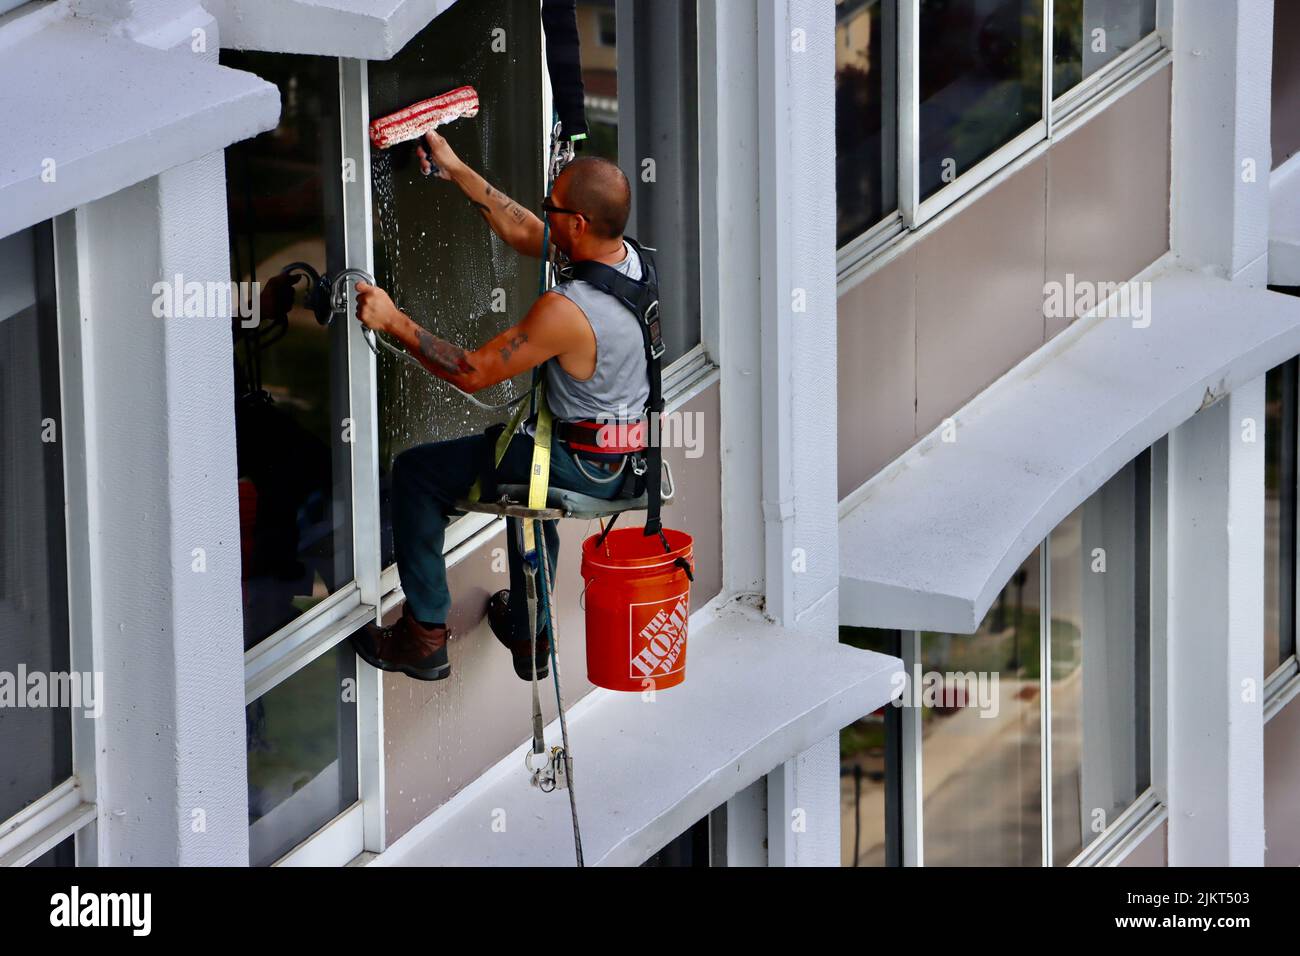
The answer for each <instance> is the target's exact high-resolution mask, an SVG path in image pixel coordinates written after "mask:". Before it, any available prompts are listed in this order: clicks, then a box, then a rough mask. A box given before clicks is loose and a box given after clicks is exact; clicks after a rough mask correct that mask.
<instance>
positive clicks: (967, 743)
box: [911, 549, 1043, 866]
mask: <svg viewBox="0 0 1300 956" xmlns="http://www.w3.org/2000/svg"><path fill="white" fill-rule="evenodd" d="M1038 564H1039V552H1038V549H1035V550H1034V553H1033V554H1031V555H1030V556H1029V558H1028V559H1026V561H1025V563H1024V564H1022V565H1021V566H1020V568H1019V570H1017V571H1016V573H1015V574H1014V575H1012V577H1011V580H1010V581H1008V582H1007V585H1006V587H1004V588H1003V589H1002V591H1001V593H999V595H998V597H997V600H996V601H994V603H993V607H992V608H991V609H990V610H989V612H988V614H986V615H985V616H984V620H983V621H981V622H980V626H979V630H977V631H976V632H975V633H974V634H934V633H929V632H925V633H923V634H922V635H921V670H922V675H921V686H920V687H919V688H913V689H912V691H911V692H912V693H913V694H914V695H916V696H917V697H919V699H920V702H921V704H922V717H921V719H922V738H921V739H922V743H921V751H922V760H923V762H924V763H923V766H924V768H925V769H924V773H923V774H922V779H923V786H924V790H925V793H924V797H923V803H922V812H923V813H924V814H925V827H924V830H925V863H926V866H1039V865H1041V863H1042V854H1043V840H1042V831H1041V826H1042V822H1041V821H1042V786H1041V773H1040V762H1039V761H1040V757H1039V747H1040V742H1041V733H1040V727H1041V723H1042V721H1041V720H1040V719H1039V709H1040V706H1041V702H1040V700H1039V597H1038V596H1039V593H1040V592H1039V579H1040V575H1039V570H1038ZM913 699H914V700H915V699H916V697H914V698H913Z"/></svg>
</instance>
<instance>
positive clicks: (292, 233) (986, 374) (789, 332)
mask: <svg viewBox="0 0 1300 956" xmlns="http://www.w3.org/2000/svg"><path fill="white" fill-rule="evenodd" d="M375 7H376V5H375V4H372V3H368V2H365V0H328V2H324V3H322V2H320V0H258V2H257V3H252V2H250V0H201V2H195V0H50V2H29V3H19V4H15V3H12V2H4V0H0V11H3V12H0V49H3V50H4V56H3V57H0V72H2V73H4V75H5V79H6V80H8V81H9V86H10V88H11V89H13V90H15V91H16V92H17V93H18V94H19V95H17V96H15V97H12V98H11V99H10V100H9V101H7V104H6V105H5V106H4V107H3V108H4V110H5V111H6V113H7V114H8V116H7V119H8V120H9V122H8V123H6V124H4V126H5V128H7V129H9V130H11V131H12V132H10V133H7V134H5V135H6V137H7V141H6V149H5V150H4V156H5V157H6V158H5V160H4V163H3V166H0V237H3V238H0V249H3V255H0V269H3V270H4V274H5V276H6V278H7V279H8V280H9V281H7V282H5V283H3V284H2V285H0V289H2V291H0V343H3V344H2V345H0V400H2V404H0V448H3V460H2V461H0V520H3V525H2V526H0V527H2V528H3V534H2V536H0V537H2V539H3V544H2V545H0V559H3V564H0V624H2V626H3V632H2V637H3V640H2V641H0V679H3V678H4V677H5V676H8V677H9V678H10V679H9V681H8V685H9V688H10V695H9V698H8V699H5V698H4V696H3V694H2V693H0V753H2V754H3V758H4V764H5V770H6V772H5V773H4V774H3V777H2V778H0V801H2V802H0V861H3V862H4V863H5V864H7V865H74V864H75V865H81V866H93V865H133V864H141V865H143V864H155V865H212V864H216V865H240V866H242V865H252V866H264V865H320V866H340V865H346V864H350V863H351V864H365V865H377V866H385V865H392V866H402V865H520V864H522V865H570V864H572V863H573V862H574V859H575V847H574V844H575V839H574V831H575V823H574V819H575V817H576V821H577V829H579V830H580V832H581V843H582V854H583V859H584V862H585V863H587V864H605V865H638V864H649V865H778V866H779V865H837V864H841V863H843V864H846V865H922V864H925V865H961V864H984V865H1070V864H1074V865H1096V864H1113V863H1121V862H1122V863H1127V864H1143V865H1165V864H1169V865H1183V864H1189V863H1201V864H1208V865H1229V864H1260V863H1264V862H1267V863H1270V864H1279V865H1286V864H1290V865H1294V864H1295V863H1297V862H1300V809H1298V808H1300V804H1297V802H1296V801H1295V800H1294V799H1292V798H1290V796H1289V795H1290V794H1292V793H1294V792H1295V788H1296V786H1298V785H1300V747H1297V746H1296V744H1295V743H1294V741H1295V739H1296V734H1295V733H1294V732H1293V731H1294V725H1295V724H1296V722H1297V721H1300V704H1297V703H1295V702H1294V700H1293V699H1294V697H1295V696H1296V691H1297V689H1300V670H1298V665H1297V663H1296V660H1297V658H1296V646H1295V605H1296V601H1295V593H1296V582H1297V571H1296V568H1297V565H1296V560H1295V556H1296V547H1297V535H1296V520H1297V509H1296V499H1297V494H1296V489H1297V481H1298V480H1300V479H1298V471H1297V465H1296V462H1297V449H1296V443H1297V431H1298V430H1297V427H1296V421H1297V398H1298V397H1300V396H1298V395H1297V388H1300V376H1298V374H1297V371H1296V359H1295V357H1296V356H1297V355H1300V301H1297V300H1296V298H1295V296H1294V295H1293V294H1292V293H1293V292H1295V290H1296V288H1300V259H1293V258H1292V254H1293V246H1294V245H1295V242H1300V240H1296V241H1295V242H1293V241H1292V239H1291V238H1290V237H1291V236H1293V235H1295V229H1294V228H1292V226H1291V225H1290V224H1291V223H1297V222H1300V215H1296V214H1294V210H1296V209H1300V200H1297V201H1296V202H1295V203H1290V200H1291V198H1292V193H1293V192H1295V190H1290V189H1289V188H1288V183H1289V182H1290V181H1291V179H1294V180H1295V182H1294V183H1293V185H1295V186H1296V188H1297V189H1300V176H1295V175H1293V169H1294V168H1296V167H1295V164H1294V162H1292V159H1291V157H1292V155H1293V154H1294V153H1296V152H1297V151H1300V119H1297V117H1296V115H1295V113H1294V109H1292V108H1291V104H1293V103H1294V102H1295V96H1296V92H1295V88H1296V87H1297V86H1298V85H1300V77H1293V76H1292V75H1291V74H1292V73H1294V68H1293V66H1292V58H1290V57H1289V56H1288V51H1289V49H1290V46H1289V45H1290V44H1294V43H1300V32H1298V31H1300V23H1296V22H1293V21H1292V20H1291V19H1288V18H1289V17H1291V16H1292V14H1291V13H1290V11H1288V10H1286V9H1285V7H1286V5H1285V4H1278V5H1277V10H1276V11H1275V10H1274V4H1273V3H1272V2H1270V0H1237V2H1232V3H1224V2H1217V0H1111V2H1101V0H1098V2H1096V3H1094V2H1092V0H1000V2H994V0H946V2H931V0H839V2H834V3H832V2H830V0H745V2H736V3H732V2H713V0H613V2H586V0H579V2H578V4H577V14H578V16H577V23H578V28H579V35H580V37H581V41H582V44H583V74H584V79H585V80H586V83H587V90H586V105H587V110H588V114H589V118H590V119H591V121H592V126H593V131H592V135H591V137H590V141H589V144H588V145H589V148H590V150H591V151H592V152H595V153H597V154H599V155H605V156H608V157H610V158H612V159H616V160H617V161H618V162H619V164H620V165H621V166H622V167H623V169H624V170H625V171H626V172H627V173H628V176H629V179H630V181H631V182H632V185H633V219H632V222H631V224H630V226H629V233H630V234H631V235H633V236H636V237H637V238H639V239H640V240H641V241H642V242H644V243H646V244H647V245H649V246H652V247H654V248H656V249H657V250H658V253H657V258H658V262H659V268H660V272H661V278H662V286H663V297H662V301H663V307H664V314H665V316H666V317H667V321H666V324H665V329H666V332H665V339H666V345H667V348H668V353H667V355H666V358H665V362H666V365H665V369H666V372H665V390H666V394H667V399H668V411H667V414H666V416H665V420H664V422H665V428H664V432H663V437H664V442H665V445H666V449H667V450H666V453H665V456H666V458H667V460H668V462H669V464H670V466H671V469H672V475H673V479H674V485H675V489H676V493H675V496H674V501H673V503H672V504H671V506H670V507H668V508H667V509H666V511H665V519H666V523H667V524H669V525H670V526H672V527H674V528H680V529H683V530H687V531H689V532H690V533H691V534H692V535H693V536H694V549H695V550H694V553H695V561H696V575H695V581H694V585H693V589H692V595H691V617H690V626H689V640H688V650H687V680H686V682H685V683H684V684H682V685H681V686H679V687H675V688H670V689H664V690H661V691H655V690H654V689H653V687H650V688H648V689H647V690H646V692H644V693H640V694H626V693H616V692H611V691H605V690H601V689H598V688H595V687H593V686H592V685H591V684H590V683H588V682H587V681H586V679H585V669H584V663H585V661H584V656H585V640H586V635H585V627H584V608H583V588H584V582H583V579H582V576H581V573H580V571H579V563H578V562H579V553H580V546H581V543H582V541H583V539H584V538H585V537H587V536H588V535H589V534H592V533H594V532H595V531H597V530H599V529H598V528H597V527H596V526H595V525H594V523H591V522H584V521H577V520H570V521H565V522H563V523H562V527H561V537H562V542H563V543H562V547H561V559H560V566H559V568H558V580H557V587H556V600H557V602H558V606H559V607H558V611H559V613H558V619H559V633H560V639H559V657H560V661H561V664H562V666H563V672H562V676H563V687H562V695H563V700H564V705H565V715H566V718H567V722H568V730H569V732H570V735H571V738H572V757H573V771H574V773H573V780H572V781H571V782H572V788H571V791H570V793H571V795H572V797H573V800H572V802H571V801H570V799H569V796H570V794H566V792H565V791H564V789H563V788H562V789H560V790H558V791H557V792H551V793H545V792H543V791H542V789H540V788H538V787H535V786H532V785H531V783H530V772H529V767H528V766H526V760H525V757H526V752H527V750H528V746H527V743H526V741H527V740H528V739H529V736H530V722H529V711H530V698H529V688H528V685H527V684H526V683H523V682H520V681H519V680H518V679H517V678H516V677H515V675H514V673H513V672H512V670H511V669H510V667H509V661H508V655H507V653H506V652H505V651H504V650H503V649H502V648H501V647H500V646H499V645H498V644H497V642H496V641H495V639H494V638H493V637H492V635H491V633H490V630H489V629H488V627H487V624H486V621H485V620H484V609H485V605H486V601H487V598H488V597H489V596H490V595H491V594H492V593H493V592H495V591H496V590H498V589H499V588H501V587H503V586H505V582H506V580H507V578H506V562H505V556H504V555H505V540H504V531H503V525H502V522H501V521H500V520H498V519H493V518H491V517H489V516H484V515H477V514H470V515H466V516H465V517H463V518H460V519H458V520H457V521H456V522H455V523H454V524H453V525H452V526H451V528H450V529H449V533H448V540H447V560H448V565H449V568H450V578H451V586H452V592H453V595H454V596H455V605H454V607H453V611H452V615H451V618H450V620H449V624H450V625H451V626H452V628H453V631H454V637H453V639H452V642H451V649H450V651H451V658H452V662H453V674H452V677H451V679H450V680H447V681H441V682H438V683H433V684H422V683H417V682H414V681H410V680H408V679H407V678H405V677H402V676H397V675H391V674H381V673H379V672H377V671H375V670H373V669H371V668H369V667H368V666H367V665H366V664H364V663H362V662H361V661H359V660H358V659H357V658H356V657H355V655H354V654H353V652H352V650H351V646H350V644H349V643H348V638H349V637H350V635H352V634H353V633H355V632H356V631H357V630H358V629H360V628H361V627H363V626H364V625H365V624H366V623H367V622H371V621H375V620H377V619H385V618H389V617H391V615H393V614H395V613H396V612H397V610H398V609H399V608H400V606H401V604H402V602H403V593H402V590H401V582H400V580H399V578H398V575H397V572H396V568H395V566H394V564H393V548H392V527H391V519H390V488H389V475H390V471H391V466H392V463H393V460H394V458H395V457H396V456H397V455H398V454H400V453H401V452H402V451H404V450H406V449H408V448H410V447H412V446H414V445H418V444H421V443H424V442H429V441H437V440H441V439H444V438H449V437H454V436H458V435H462V434H467V433H471V432H477V431H481V430H482V429H484V428H485V427H487V426H488V425H489V424H491V422H492V421H493V416H492V415H490V414H489V413H486V412H483V411H481V410H479V409H477V408H474V407H472V406H470V405H468V404H467V403H466V402H465V401H464V400H463V399H462V398H460V397H459V396H457V395H455V394H454V393H453V392H452V391H451V390H450V389H447V388H445V387H444V386H443V385H442V383H441V382H438V381H436V380H434V379H432V378H430V377H428V376H424V375H422V374H420V373H419V372H417V371H415V370H413V369H411V368H409V367H404V366H402V365H399V364H397V363H395V362H392V361H389V360H388V359H387V358H378V357H376V356H375V355H374V354H373V353H372V352H371V351H370V350H369V348H368V347H367V345H366V344H365V341H364V340H363V338H362V336H361V334H360V329H359V327H358V325H357V323H356V322H355V321H352V320H351V316H350V315H347V314H344V315H339V316H336V317H335V318H334V319H333V320H332V321H328V322H326V321H322V318H324V317H318V316H317V315H316V314H314V313H313V312H312V310H310V309H309V308H307V307H305V305H302V304H298V305H295V307H294V308H293V309H292V310H291V311H290V313H289V315H288V316H287V318H285V319H274V320H272V319H268V318H267V317H265V316H263V315H262V314H260V310H259V300H258V292H259V290H260V289H261V288H262V287H263V284H264V283H265V282H266V281H267V280H268V279H270V278H271V277H273V276H276V275H278V274H281V273H282V272H283V271H284V270H285V269H286V268H287V267H290V266H292V265H294V264H295V263H306V264H308V265H310V266H311V267H312V268H313V269H315V270H316V271H318V272H320V273H322V274H326V275H331V276H333V275H337V274H338V273H339V272H340V271H341V270H343V269H347V268H352V269H361V270H364V271H366V272H367V273H370V274H371V275H374V276H375V277H376V278H377V280H378V282H379V284H380V285H382V286H383V287H385V288H386V289H388V290H389V291H390V292H391V293H392V294H393V296H394V299H395V300H396V301H397V302H398V304H399V305H400V306H401V307H403V308H404V309H406V310H407V311H408V312H410V313H411V314H412V315H413V316H414V317H415V318H416V319H417V320H418V321H421V322H422V323H423V324H425V325H426V326H428V327H429V328H431V329H433V330H434V331H435V332H436V333H437V334H439V335H441V336H443V337H445V338H449V339H451V340H454V341H457V342H462V343H463V344H465V345H467V346H469V345H477V344H479V343H480V342H482V341H485V340H486V339H487V338H488V337H490V335H492V334H495V333H496V332H499V331H501V330H502V329H504V328H507V327H509V325H511V324H513V323H514V322H515V321H518V319H519V318H521V317H522V315H523V314H524V312H525V311H526V310H527V308H528V306H529V305H530V304H531V302H532V300H533V298H534V297H535V295H536V292H537V273H536V268H535V265H533V264H531V263H529V262H526V261H521V260H520V259H519V258H518V257H516V256H515V255H513V254H512V253H511V252H510V250H508V249H506V248H504V247H503V246H502V244H500V243H499V242H497V241H496V239H495V238H494V237H492V236H491V235H490V234H489V233H488V231H487V230H486V228H485V227H484V225H483V223H482V221H481V219H480V217H479V215H478V213H477V212H476V211H475V210H473V209H472V208H470V207H469V206H468V205H467V204H466V203H465V202H464V201H463V198H462V197H460V195H459V193H458V192H456V190H455V189H454V187H452V186H450V185H449V184H446V183H442V182H439V181H432V180H427V179H425V178H423V177H421V176H420V175H419V171H418V168H417V167H416V164H415V163H414V160H413V157H412V155H411V153H410V152H409V150H403V149H394V150H391V151H380V150H374V149H372V148H371V146H370V144H369V141H368V137H367V129H368V125H369V122H370V120H371V119H372V118H375V117H379V116H383V115H386V114H388V113H391V112H393V111H395V110H397V109H400V108H402V107H404V106H406V105H409V104H410V103H412V102H415V101H417V100H420V99H424V98H427V97H429V96H433V95H436V94H438V93H441V92H444V91H446V90H448V89H451V88H453V87H456V86H461V85H466V84H468V85H472V86H474V87H475V89H476V90H477V91H478V94H479V97H480V102H481V104H482V111H481V113H480V114H479V116H478V117H476V118H474V119H472V120H466V121H462V122H461V123H458V124H457V125H455V126H452V127H449V128H448V131H447V136H448V138H449V140H450V141H451V143H452V145H453V146H454V147H455V148H456V149H457V151H458V152H459V153H460V154H461V155H462V156H463V157H464V158H465V159H466V160H467V161H469V162H470V163H471V165H473V166H475V167H476V168H477V169H479V170H480V171H481V172H483V173H484V175H485V176H486V177H487V178H488V179H489V180H490V181H491V182H492V183H493V184H494V185H495V186H497V187H498V188H500V189H502V190H503V191H505V192H506V193H508V194H510V195H511V196H513V197H514V198H515V199H516V200H518V201H519V202H520V203H521V204H522V205H525V206H527V207H529V208H533V209H536V208H538V207H539V206H540V204H541V201H542V199H543V196H544V191H545V188H546V185H545V183H544V173H545V168H546V162H547V152H548V145H549V134H550V126H551V116H552V104H551V95H550V87H549V79H548V76H547V71H546V44H545V42H544V37H543V32H542V24H541V17H540V16H539V13H540V10H539V7H540V5H539V3H538V2H536V0H495V2H489V0H402V2H397V3H390V4H386V5H383V7H384V10H383V11H382V12H379V11H376V10H375V9H374V8H375ZM10 8H12V9H10ZM1270 103H1271V104H1272V108H1271V109H1269V108H1267V104H1270ZM1291 272H1296V273H1297V275H1296V276H1293V275H1291ZM524 384H525V383H518V382H517V383H503V384H502V385H501V386H498V387H497V388H495V389H493V390H492V392H491V393H490V394H489V395H487V396H485V397H487V398H489V399H490V400H492V401H502V400H504V399H506V398H508V397H510V396H511V395H512V394H517V392H518V389H520V388H522V387H523V386H524ZM236 635H239V636H240V638H241V640H239V641H236V640H235V636H236ZM3 690H4V688H3V686H0V692H2V691H3ZM38 691H39V693H38ZM557 696H558V695H557V694H554V693H552V692H551V691H550V690H549V689H547V692H546V694H544V695H543V705H544V717H545V720H546V721H547V722H548V724H547V732H546V735H547V740H548V742H549V743H551V744H556V743H558V742H559V739H560V727H559V721H558V716H559V715H558V713H557V708H556V697H557ZM894 702H897V703H899V704H902V705H903V706H895V703H894ZM972 807H978V808H980V809H979V810H978V812H972V811H971V808H972Z"/></svg>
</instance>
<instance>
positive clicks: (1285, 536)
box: [1264, 359, 1300, 677]
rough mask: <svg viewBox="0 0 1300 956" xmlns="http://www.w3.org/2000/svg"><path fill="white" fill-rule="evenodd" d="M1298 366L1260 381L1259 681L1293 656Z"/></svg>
mask: <svg viewBox="0 0 1300 956" xmlns="http://www.w3.org/2000/svg"><path fill="white" fill-rule="evenodd" d="M1298 369H1300V360H1298V359H1291V360H1290V361H1289V362H1286V363H1285V364H1283V365H1279V366H1278V367H1277V368H1275V369H1273V370H1272V371H1270V372H1269V373H1268V375H1267V376H1266V377H1265V380H1264V382H1265V385H1264V388H1265V395H1266V399H1265V401H1266V404H1265V414H1264V676H1265V677H1267V676H1268V675H1269V674H1272V673H1273V672H1274V671H1275V670H1277V669H1278V668H1279V667H1280V666H1281V665H1282V662H1283V661H1285V660H1286V659H1287V658H1289V657H1291V656H1292V655H1293V654H1295V647H1296V645H1295V588H1296V567H1295V553H1296V413H1297V409H1296V387H1297V377H1298Z"/></svg>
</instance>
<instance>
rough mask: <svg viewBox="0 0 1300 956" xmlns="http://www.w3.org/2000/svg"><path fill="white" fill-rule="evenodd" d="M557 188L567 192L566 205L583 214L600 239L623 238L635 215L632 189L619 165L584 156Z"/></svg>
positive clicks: (565, 170)
mask: <svg viewBox="0 0 1300 956" xmlns="http://www.w3.org/2000/svg"><path fill="white" fill-rule="evenodd" d="M561 184H562V185H561ZM556 185H557V188H560V189H561V190H562V192H563V195H564V203H563V205H565V206H567V207H568V208H569V209H573V210H575V211H577V212H580V213H582V214H583V216H585V217H586V219H587V221H588V222H590V223H591V229H592V231H593V232H594V233H595V234H596V235H597V236H599V237H600V238H602V239H618V238H621V237H622V235H623V230H624V229H626V228H627V219H628V216H630V215H631V214H632V187H631V186H629V185H628V181H627V177H626V176H624V175H623V170H621V169H619V168H618V166H617V165H615V164H614V163H611V162H610V161H609V160H607V159H601V158H600V157H599V156H583V157H581V158H580V159H575V160H574V161H573V162H571V163H569V165H568V166H566V167H564V172H562V173H561V174H560V181H559V183H557V184H556Z"/></svg>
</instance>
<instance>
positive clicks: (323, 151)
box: [221, 51, 352, 648]
mask: <svg viewBox="0 0 1300 956" xmlns="http://www.w3.org/2000/svg"><path fill="white" fill-rule="evenodd" d="M221 62H222V63H223V64H224V65H226V66H230V67H233V68H235V69H241V70H247V71H249V72H252V73H256V74H257V75H258V76H260V77H262V78H263V79H265V80H267V81H269V82H272V83H274V84H275V85H276V86H277V87H279V90H280V99H281V115H280V125H279V126H278V127H277V128H276V129H274V130H272V131H271V132H268V133H263V134H262V135H260V136H258V137H256V138H255V139H251V140H245V141H243V142H240V143H236V144H235V145H233V146H231V147H230V148H229V149H227V150H226V190H227V193H226V198H227V209H228V218H229V223H230V255H231V263H232V267H233V270H232V271H233V278H234V279H235V280H237V281H255V282H261V283H266V282H267V281H268V280H270V279H271V278H272V277H274V276H275V275H276V274H277V273H279V272H280V270H281V269H283V268H284V267H285V266H287V265H289V264H290V263H293V262H305V263H307V264H308V265H310V266H312V267H313V268H314V269H316V270H317V271H319V272H326V271H330V272H333V271H335V270H337V269H339V268H341V267H342V264H343V263H342V248H343V243H342V231H341V230H342V200H341V194H340V177H339V173H338V170H339V168H340V145H339V130H338V111H339V107H338V96H339V93H338V90H339V79H338V60H336V59H331V58H327V57H307V56H287V55H283V54H278V53H277V54H266V53H239V52H230V51H222V54H221ZM303 291H304V282H303V281H302V280H300V281H299V283H298V287H297V292H298V300H299V301H301V300H302V293H303ZM232 326H233V330H234V337H235V352H234V357H235V432H236V440H237V446H238V455H239V527H240V545H241V553H242V559H243V599H244V646H245V648H248V647H251V646H252V645H253V644H256V643H257V642H258V641H261V640H262V639H264V638H266V637H268V636H270V635H271V634H272V633H273V632H274V631H275V630H277V629H278V628H280V627H282V626H283V625H285V624H287V623H288V622H289V621H291V620H293V619H294V618H295V617H297V616H298V615H300V614H302V613H304V612H305V611H307V610H308V609H309V608H311V607H312V606H313V605H315V604H316V603H318V602H319V601H320V600H321V599H322V598H324V597H326V596H327V595H329V594H330V593H332V592H334V591H336V590H337V589H338V588H340V587H342V586H343V585H345V584H347V583H348V582H349V581H350V580H351V579H352V534H351V527H352V525H351V513H352V512H351V490H350V488H351V485H350V464H349V456H348V450H349V447H350V446H349V445H347V444H345V443H344V442H343V422H344V420H345V419H346V418H347V417H348V407H349V403H348V393H347V365H346V356H347V328H346V323H345V322H335V323H334V324H333V325H332V326H330V327H324V326H322V325H320V323H318V322H317V321H316V317H315V316H314V315H313V314H312V313H311V312H310V311H309V310H308V309H305V308H302V307H296V308H294V309H292V310H291V311H290V312H289V314H288V316H287V318H284V319H278V320H277V318H276V317H275V316H274V315H273V314H268V312H267V310H265V309H263V310H262V314H261V316H260V321H259V322H258V324H257V325H256V326H255V327H253V328H243V323H242V322H239V321H236V322H234V323H232Z"/></svg>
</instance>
